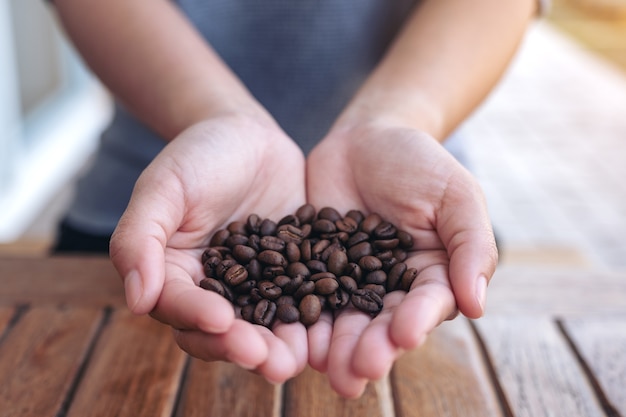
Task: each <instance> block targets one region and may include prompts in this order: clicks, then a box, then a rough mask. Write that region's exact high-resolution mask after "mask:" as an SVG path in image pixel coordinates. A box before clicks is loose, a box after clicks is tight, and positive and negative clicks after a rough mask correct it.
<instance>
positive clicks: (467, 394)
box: [391, 318, 502, 417]
mask: <svg viewBox="0 0 626 417" xmlns="http://www.w3.org/2000/svg"><path fill="white" fill-rule="evenodd" d="M391 376H392V378H391V386H392V388H393V393H394V397H395V402H396V415H397V416H398V417H411V416H428V417H431V416H432V417H435V416H463V417H471V416H476V417H478V416H480V417H487V416H502V413H501V411H500V406H499V404H498V400H497V396H496V394H495V392H494V390H493V386H492V383H491V382H490V380H489V375H488V371H487V369H486V368H485V366H484V364H483V361H482V353H481V350H480V348H479V347H478V345H477V344H476V341H475V337H474V335H473V333H472V331H471V328H470V326H469V324H468V322H467V320H466V319H463V318H457V319H456V320H453V321H450V322H445V323H443V324H442V325H441V326H439V327H438V328H437V329H435V330H434V331H433V332H432V333H431V335H430V336H429V338H428V339H427V341H426V343H425V344H424V345H422V346H421V347H420V348H418V349H416V350H414V351H412V352H409V353H407V354H405V355H404V356H403V357H402V358H400V360H398V361H397V362H396V364H395V366H394V368H393V372H392V374H391Z"/></svg>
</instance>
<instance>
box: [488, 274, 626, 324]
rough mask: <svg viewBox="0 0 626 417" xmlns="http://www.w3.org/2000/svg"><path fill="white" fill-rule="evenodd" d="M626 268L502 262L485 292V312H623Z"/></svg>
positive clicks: (572, 314) (584, 313) (551, 313)
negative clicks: (504, 263)
mask: <svg viewBox="0 0 626 417" xmlns="http://www.w3.org/2000/svg"><path fill="white" fill-rule="evenodd" d="M625 297H626V271H621V272H615V271H600V270H589V269H580V268H558V267H547V266H542V267H523V266H508V267H507V266H505V267H502V268H499V269H498V270H497V271H496V273H495V275H494V278H493V280H492V281H491V283H490V284H489V290H488V292H487V308H486V311H487V314H491V313H494V314H519V313H523V314H534V315H553V316H554V315H560V316H586V315H589V314H606V315H610V314H626V303H625V302H624V298H625Z"/></svg>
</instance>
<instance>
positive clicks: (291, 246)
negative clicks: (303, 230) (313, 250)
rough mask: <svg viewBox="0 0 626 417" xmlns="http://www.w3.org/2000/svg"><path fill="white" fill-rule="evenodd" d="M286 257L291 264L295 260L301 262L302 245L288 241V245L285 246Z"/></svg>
mask: <svg viewBox="0 0 626 417" xmlns="http://www.w3.org/2000/svg"><path fill="white" fill-rule="evenodd" d="M285 257H286V258H287V261H288V262H289V263H290V264H291V263H294V262H299V261H300V247H299V246H298V245H296V244H295V243H293V242H289V243H287V246H286V247H285Z"/></svg>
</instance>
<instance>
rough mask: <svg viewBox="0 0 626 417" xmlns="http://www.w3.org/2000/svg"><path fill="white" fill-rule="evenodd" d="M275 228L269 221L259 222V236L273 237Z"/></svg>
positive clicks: (276, 226)
mask: <svg viewBox="0 0 626 417" xmlns="http://www.w3.org/2000/svg"><path fill="white" fill-rule="evenodd" d="M277 228H278V225H277V224H276V222H274V221H272V220H270V219H263V221H262V222H261V226H259V233H260V234H261V236H273V235H274V234H276V229H277Z"/></svg>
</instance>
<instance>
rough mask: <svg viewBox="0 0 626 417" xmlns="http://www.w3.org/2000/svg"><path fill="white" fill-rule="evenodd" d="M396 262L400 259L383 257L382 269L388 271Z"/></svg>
mask: <svg viewBox="0 0 626 417" xmlns="http://www.w3.org/2000/svg"><path fill="white" fill-rule="evenodd" d="M379 259H380V258H379ZM397 263H400V261H398V260H397V259H396V258H394V257H393V256H392V257H391V258H389V259H384V260H383V271H386V272H387V271H389V270H390V269H391V268H393V266H394V265H395V264H397Z"/></svg>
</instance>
